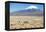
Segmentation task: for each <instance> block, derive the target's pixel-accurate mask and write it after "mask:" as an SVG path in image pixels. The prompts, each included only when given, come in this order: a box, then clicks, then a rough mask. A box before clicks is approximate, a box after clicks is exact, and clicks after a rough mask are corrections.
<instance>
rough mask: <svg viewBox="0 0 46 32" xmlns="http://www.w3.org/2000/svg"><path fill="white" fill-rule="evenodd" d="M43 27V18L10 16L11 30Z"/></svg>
mask: <svg viewBox="0 0 46 32" xmlns="http://www.w3.org/2000/svg"><path fill="white" fill-rule="evenodd" d="M37 27H43V16H10V29H15V28H16V29H20V28H37Z"/></svg>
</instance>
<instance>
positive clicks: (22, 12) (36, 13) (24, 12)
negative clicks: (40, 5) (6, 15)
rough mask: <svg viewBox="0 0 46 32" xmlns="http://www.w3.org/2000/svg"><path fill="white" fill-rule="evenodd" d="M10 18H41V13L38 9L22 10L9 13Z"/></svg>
mask: <svg viewBox="0 0 46 32" xmlns="http://www.w3.org/2000/svg"><path fill="white" fill-rule="evenodd" d="M10 16H43V11H41V10H40V9H34V8H32V9H24V10H19V11H14V12H12V13H10Z"/></svg>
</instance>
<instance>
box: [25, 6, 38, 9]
mask: <svg viewBox="0 0 46 32" xmlns="http://www.w3.org/2000/svg"><path fill="white" fill-rule="evenodd" d="M25 9H38V7H37V6H29V7H27V8H25Z"/></svg>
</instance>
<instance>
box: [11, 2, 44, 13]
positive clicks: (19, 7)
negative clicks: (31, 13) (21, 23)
mask: <svg viewBox="0 0 46 32" xmlns="http://www.w3.org/2000/svg"><path fill="white" fill-rule="evenodd" d="M30 6H36V7H38V9H41V10H43V5H38V4H22V3H10V12H14V11H20V10H23V9H25V8H27V7H30Z"/></svg>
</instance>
